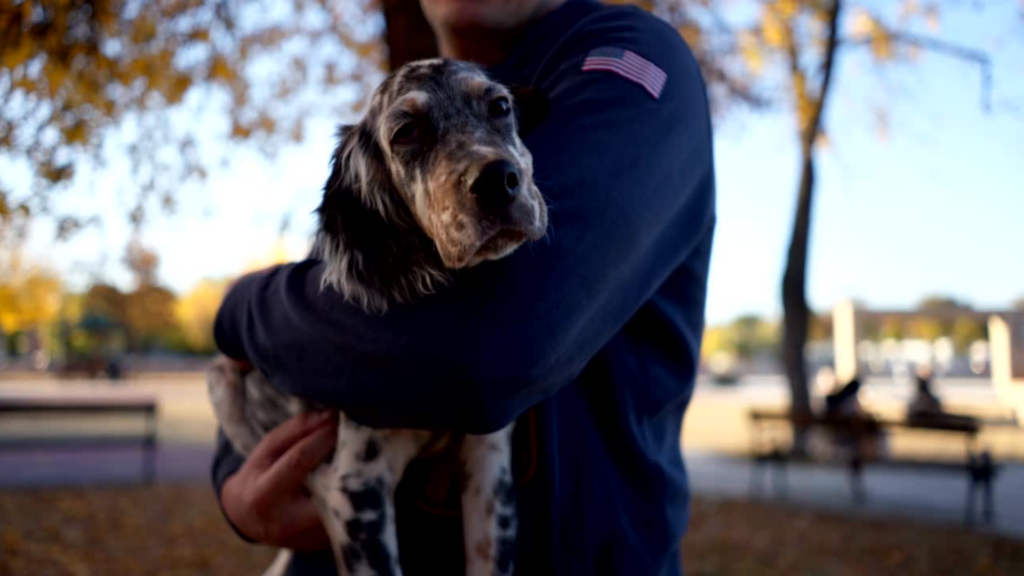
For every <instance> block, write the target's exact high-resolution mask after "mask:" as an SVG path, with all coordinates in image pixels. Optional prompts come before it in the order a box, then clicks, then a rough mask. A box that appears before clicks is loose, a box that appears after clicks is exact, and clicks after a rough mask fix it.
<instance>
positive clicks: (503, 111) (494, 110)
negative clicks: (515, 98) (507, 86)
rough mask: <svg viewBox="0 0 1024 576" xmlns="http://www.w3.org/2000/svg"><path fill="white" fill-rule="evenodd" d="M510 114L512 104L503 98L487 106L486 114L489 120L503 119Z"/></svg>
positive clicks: (496, 99)
mask: <svg viewBox="0 0 1024 576" xmlns="http://www.w3.org/2000/svg"><path fill="white" fill-rule="evenodd" d="M510 112H512V103H511V102H509V101H508V98H505V97H504V96H502V97H500V98H495V99H494V100H491V103H490V104H488V106H487V113H488V114H490V115H491V118H504V117H505V116H508V115H509V113H510Z"/></svg>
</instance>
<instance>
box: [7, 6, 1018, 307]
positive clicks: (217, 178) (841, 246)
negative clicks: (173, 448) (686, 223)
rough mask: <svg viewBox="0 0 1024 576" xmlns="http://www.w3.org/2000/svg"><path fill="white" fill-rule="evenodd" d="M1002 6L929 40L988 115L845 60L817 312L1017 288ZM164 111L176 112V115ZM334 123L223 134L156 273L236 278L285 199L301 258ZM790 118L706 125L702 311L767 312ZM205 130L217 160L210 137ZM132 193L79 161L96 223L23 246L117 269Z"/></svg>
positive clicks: (816, 243) (951, 21)
mask: <svg viewBox="0 0 1024 576" xmlns="http://www.w3.org/2000/svg"><path fill="white" fill-rule="evenodd" d="M1017 4H1018V3H1017V0H1004V1H1003V2H992V3H991V8H990V9H989V10H987V11H986V12H983V13H978V12H975V11H973V10H971V9H970V8H969V7H962V8H960V10H959V11H958V10H956V9H950V10H947V12H946V13H945V14H944V15H943V19H942V29H941V30H940V34H941V35H942V36H943V37H946V38H950V39H954V40H956V41H958V42H960V43H963V44H967V45H973V46H976V47H979V48H982V49H985V50H987V51H989V52H990V53H991V54H992V56H993V65H994V68H993V73H994V79H995V82H994V90H993V102H994V108H993V110H992V111H991V112H987V113H986V112H983V111H982V110H981V107H980V86H981V82H980V76H979V73H978V70H977V68H976V67H973V66H971V65H969V64H966V63H963V62H960V61H956V60H950V59H946V58H941V57H937V56H931V55H924V56H923V57H922V58H921V61H920V63H919V64H918V65H912V66H903V65H901V66H886V67H878V66H876V65H875V64H874V63H872V61H871V60H870V58H868V57H867V55H866V53H865V52H863V51H862V52H856V51H854V52H850V53H848V54H846V55H845V56H843V57H842V59H841V60H840V66H839V68H838V70H837V75H836V78H835V81H836V85H835V91H834V92H833V100H832V101H831V102H830V106H829V109H828V114H827V116H826V127H827V130H828V133H829V140H830V143H831V144H830V146H829V148H828V149H827V150H825V151H823V153H822V154H821V155H820V160H819V171H818V188H817V204H816V206H815V211H814V220H813V224H812V226H813V230H812V241H811V259H810V268H809V286H808V295H809V298H810V303H811V305H812V307H814V308H816V309H818V310H825V309H827V308H829V307H830V306H831V305H832V304H833V303H834V302H835V301H836V300H838V299H840V298H843V297H848V296H849V297H856V298H859V299H862V300H864V301H866V302H867V303H869V304H870V305H872V306H877V307H908V306H912V305H913V304H914V303H915V302H917V301H918V300H919V299H920V298H921V297H923V296H925V295H929V294H936V293H941V294H950V295H954V296H957V297H960V298H963V299H965V300H967V301H969V302H971V303H973V304H975V305H976V306H978V307H986V308H1001V307H1005V306H1007V305H1008V304H1009V302H1010V301H1011V300H1013V299H1014V298H1018V297H1022V296H1024V21H1022V20H1021V17H1020V15H1019V13H1018V10H1020V9H1021V8H1019V7H1018V5H1017ZM955 5H959V4H955ZM215 108H216V107H215V106H211V107H208V110H212V109H215ZM780 108H784V106H782V107H780ZM880 108H881V109H884V110H885V111H886V113H887V115H888V117H889V131H888V132H889V134H888V137H887V138H880V137H879V135H878V133H877V129H876V120H875V119H876V111H877V110H878V109H880ZM179 114H180V115H181V118H182V121H185V120H187V119H190V116H189V115H190V114H191V112H187V113H183V112H179ZM203 118H204V120H203V122H204V124H205V125H206V126H205V128H206V130H207V131H208V132H209V134H212V135H216V134H219V133H221V131H223V130H224V126H226V121H225V120H223V119H222V118H220V117H219V116H217V115H215V114H212V113H206V114H205V115H204V117H203ZM337 120H339V119H334V118H319V119H313V121H311V122H310V123H309V124H308V125H307V130H306V138H305V140H304V141H303V142H302V143H301V144H300V145H295V146H288V147H285V148H284V149H282V150H281V151H280V153H279V154H278V155H277V156H276V157H273V158H266V157H264V156H262V155H261V154H260V153H259V152H256V151H253V150H246V149H231V151H230V152H229V153H228V159H229V161H228V163H227V164H226V165H223V166H221V165H216V166H213V167H212V168H213V169H212V170H211V173H210V176H209V178H208V179H207V180H206V181H205V182H203V183H198V184H197V183H190V184H187V185H184V186H183V187H182V189H181V190H180V191H179V194H178V203H179V206H178V209H177V211H176V212H175V213H174V214H172V215H170V216H158V217H156V218H154V220H153V221H152V222H151V223H150V224H149V225H148V227H147V229H146V231H145V235H144V240H145V241H146V243H147V244H149V245H154V246H157V247H159V249H160V255H161V267H160V277H161V279H162V280H163V281H164V282H165V283H166V284H168V285H170V286H171V287H172V288H174V289H175V290H186V289H188V288H189V287H190V286H191V285H193V284H194V283H195V282H196V281H198V280H199V279H201V278H203V277H223V276H232V275H235V274H236V273H238V272H240V271H241V270H243V269H244V268H245V267H246V266H247V265H249V264H251V263H252V262H254V261H257V260H259V259H261V258H263V257H265V256H266V255H267V254H268V253H269V252H271V251H272V250H273V249H274V247H275V244H276V242H277V238H276V235H277V229H278V226H279V224H280V222H281V219H282V216H283V215H284V214H292V218H291V226H290V227H289V229H288V232H287V233H286V235H285V237H284V244H285V247H286V249H287V250H288V252H289V253H290V254H291V255H292V256H293V257H296V258H298V257H301V256H302V255H303V254H304V253H305V251H306V246H307V238H308V237H309V233H310V231H311V230H312V225H313V219H312V217H311V215H310V212H311V211H312V210H313V208H314V207H315V206H316V204H317V201H318V198H319V195H320V187H321V185H322V183H323V180H324V178H325V177H326V175H327V160H328V158H329V156H330V152H331V150H332V148H333V145H334V142H333V131H334V123H335V122H336V121H337ZM341 120H344V119H341ZM792 126H793V121H792V118H790V117H789V116H788V115H787V114H785V113H784V112H781V111H779V110H775V111H770V112H767V113H756V114H755V113H743V112H741V113H738V114H733V115H730V116H727V117H725V118H722V119H720V120H719V122H718V126H717V128H716V140H715V154H716V169H717V174H718V189H719V204H718V206H719V225H718V230H717V239H716V245H715V248H714V254H713V260H712V270H711V279H710V292H709V301H708V318H709V320H710V321H711V322H721V321H724V320H728V319H730V318H732V317H734V316H736V315H738V314H741V313H748V312H753V313H759V314H768V315H776V314H778V313H779V312H780V310H781V308H780V306H779V281H780V278H781V274H782V270H783V266H784V255H785V250H786V246H787V243H788V237H789V229H790V226H791V221H792V213H793V210H794V203H795V198H796V194H795V190H796V178H797V167H798V164H797V163H798V159H797V148H796V142H795V140H794V139H793V128H792ZM112 144H114V143H112ZM204 145H205V146H207V147H209V148H207V151H208V152H210V157H217V155H216V153H215V152H217V150H218V146H219V141H218V139H217V138H216V137H215V136H212V137H211V138H209V139H208V141H206V142H205V143H204ZM112 149H114V148H113V147H112ZM0 167H5V168H6V169H8V170H15V171H14V173H13V174H14V176H15V178H14V179H13V182H12V183H14V184H17V180H18V179H17V175H18V171H17V169H16V167H11V166H10V164H9V163H0ZM130 190H131V179H130V177H129V175H128V173H127V167H126V166H125V164H124V163H123V162H121V161H118V160H117V159H114V160H113V161H112V162H111V163H110V165H109V166H108V167H107V168H106V169H104V170H102V171H98V172H97V171H87V175H86V177H85V178H82V179H81V180H80V181H79V182H78V183H76V184H75V186H74V187H73V188H71V189H70V190H68V191H65V192H63V193H61V198H62V199H63V200H62V202H66V204H65V206H72V205H75V206H80V207H81V208H82V209H83V210H86V211H93V212H99V213H102V214H106V215H107V218H106V219H105V224H104V226H103V228H101V229H92V230H89V231H86V232H84V233H82V234H81V235H79V236H77V237H75V238H74V239H73V240H72V241H71V242H69V243H67V244H63V245H54V244H53V243H52V242H51V241H50V240H51V238H52V235H51V234H52V229H51V228H50V227H49V226H45V225H40V226H37V227H36V229H35V231H34V234H33V237H32V239H31V242H30V244H29V250H30V253H31V254H32V256H33V257H35V258H36V259H39V260H42V261H45V262H47V263H48V264H49V265H50V266H52V267H55V268H57V269H59V270H61V271H63V272H65V273H66V274H68V275H69V277H70V278H71V279H72V281H73V283H78V284H81V283H84V282H85V281H86V280H87V278H88V276H89V274H90V273H96V272H97V271H99V273H101V274H104V275H107V276H109V277H112V278H114V279H115V280H117V281H119V282H127V277H126V274H125V271H124V270H123V269H122V267H121V266H120V263H119V262H120V256H121V254H122V253H123V247H124V243H125V240H126V238H127V236H128V227H127V225H126V224H125V221H124V218H123V214H125V213H126V212H127V210H128V209H129V207H130V205H131V202H132V199H133V197H132V193H131V192H130ZM104 255H106V256H105V259H104Z"/></svg>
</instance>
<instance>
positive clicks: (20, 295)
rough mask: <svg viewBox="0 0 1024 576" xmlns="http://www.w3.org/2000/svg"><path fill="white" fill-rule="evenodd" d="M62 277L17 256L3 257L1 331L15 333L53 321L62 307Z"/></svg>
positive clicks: (0, 281)
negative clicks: (29, 264)
mask: <svg viewBox="0 0 1024 576" xmlns="http://www.w3.org/2000/svg"><path fill="white" fill-rule="evenodd" d="M61 290H62V285H61V281H60V278H59V277H58V276H57V275H56V274H55V273H53V272H52V271H50V270H47V269H45V268H41V267H38V266H28V265H25V264H24V263H22V261H21V259H20V258H19V257H18V256H16V255H14V256H8V257H6V258H0V332H3V333H4V334H14V333H17V332H22V331H25V330H28V329H30V328H33V327H35V326H38V325H40V324H44V323H47V322H51V321H53V320H54V319H55V318H56V317H57V314H58V312H59V311H60V305H61Z"/></svg>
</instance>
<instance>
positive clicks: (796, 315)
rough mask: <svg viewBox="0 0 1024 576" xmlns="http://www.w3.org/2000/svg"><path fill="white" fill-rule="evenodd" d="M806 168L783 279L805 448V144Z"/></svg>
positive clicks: (794, 393) (809, 180) (787, 350)
mask: <svg viewBox="0 0 1024 576" xmlns="http://www.w3.org/2000/svg"><path fill="white" fill-rule="evenodd" d="M803 150H804V152H803V168H802V170H801V171H800V188H799V190H800V192H799V196H798V199H797V207H796V220H795V221H794V223H793V236H792V238H791V239H790V243H789V255H788V258H787V260H786V273H785V276H783V279H782V307H783V311H784V318H785V319H784V322H783V335H782V358H783V364H784V366H785V370H786V378H787V380H788V381H789V391H790V395H791V396H790V398H791V404H790V412H791V415H792V417H793V419H794V422H795V423H796V425H794V427H793V450H794V452H797V453H803V452H805V450H806V441H807V428H806V426H802V425H799V422H800V421H801V420H804V419H806V418H807V417H809V416H810V415H811V396H810V392H809V390H808V386H807V365H806V363H805V361H804V345H805V344H806V343H807V332H808V328H809V323H810V310H809V309H808V307H807V296H806V293H805V292H806V285H807V245H808V241H809V239H810V235H811V206H812V201H813V199H814V157H813V149H812V148H809V147H803Z"/></svg>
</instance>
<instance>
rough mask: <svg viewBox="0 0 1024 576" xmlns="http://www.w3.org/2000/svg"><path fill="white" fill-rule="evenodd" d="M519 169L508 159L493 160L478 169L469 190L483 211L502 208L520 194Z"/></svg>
mask: <svg viewBox="0 0 1024 576" xmlns="http://www.w3.org/2000/svg"><path fill="white" fill-rule="evenodd" d="M519 180H520V176H519V170H518V169H516V167H515V165H514V164H512V163H511V162H509V161H508V160H494V161H493V162H490V163H489V164H487V165H486V166H484V167H483V169H482V170H480V174H479V175H478V176H477V177H476V180H475V181H474V182H473V185H472V186H470V192H472V193H473V196H475V197H476V199H477V202H479V203H480V207H481V208H482V209H483V210H484V211H485V212H491V211H500V210H504V209H506V208H507V207H508V205H509V204H511V203H512V202H513V201H514V200H515V199H516V196H518V195H519V194H520V186H519Z"/></svg>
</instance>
